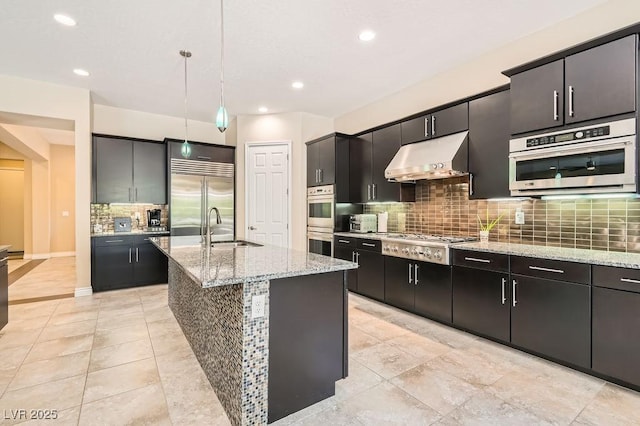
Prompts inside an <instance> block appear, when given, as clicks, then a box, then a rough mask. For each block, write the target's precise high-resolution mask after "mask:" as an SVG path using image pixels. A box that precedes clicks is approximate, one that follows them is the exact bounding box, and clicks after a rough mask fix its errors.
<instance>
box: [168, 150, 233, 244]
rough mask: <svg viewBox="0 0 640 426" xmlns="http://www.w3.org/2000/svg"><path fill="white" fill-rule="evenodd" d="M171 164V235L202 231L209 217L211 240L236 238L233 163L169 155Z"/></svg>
mask: <svg viewBox="0 0 640 426" xmlns="http://www.w3.org/2000/svg"><path fill="white" fill-rule="evenodd" d="M170 166H171V167H170V169H171V181H170V204H169V218H170V225H171V235H174V236H181V235H205V233H206V229H207V221H208V220H210V221H211V222H210V229H211V233H212V236H211V240H212V241H228V240H233V239H235V221H234V217H235V216H234V165H233V164H229V163H216V162H212V161H198V160H187V159H179V158H171V164H170ZM212 207H216V208H217V210H218V212H219V215H220V216H219V218H220V221H221V222H222V223H219V224H218V223H217V214H216V211H215V210H214V211H212V212H211V214H210V215H209V211H210V209H211V208H212ZM209 216H210V219H209Z"/></svg>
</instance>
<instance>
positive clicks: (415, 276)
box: [413, 263, 418, 285]
mask: <svg viewBox="0 0 640 426" xmlns="http://www.w3.org/2000/svg"><path fill="white" fill-rule="evenodd" d="M413 275H414V280H413V281H414V284H415V285H418V264H417V263H416V264H415V265H414V268H413Z"/></svg>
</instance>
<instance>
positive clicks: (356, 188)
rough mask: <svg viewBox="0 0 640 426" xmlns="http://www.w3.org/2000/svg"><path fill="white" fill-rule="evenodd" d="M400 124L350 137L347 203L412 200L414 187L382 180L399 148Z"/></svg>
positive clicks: (413, 198) (413, 199)
mask: <svg viewBox="0 0 640 426" xmlns="http://www.w3.org/2000/svg"><path fill="white" fill-rule="evenodd" d="M400 133H401V131H400V125H399V124H396V125H393V126H389V127H385V128H384V129H380V130H376V131H374V132H372V133H366V134H364V135H361V136H359V137H355V138H352V139H351V141H350V146H349V156H350V161H349V175H350V193H351V197H350V201H351V202H352V203H366V202H369V201H377V202H385V201H415V186H414V185H411V184H399V183H393V182H388V181H387V179H386V178H385V177H384V170H385V169H386V168H387V166H388V165H389V163H390V162H391V160H392V159H393V156H394V155H396V153H397V152H398V149H400Z"/></svg>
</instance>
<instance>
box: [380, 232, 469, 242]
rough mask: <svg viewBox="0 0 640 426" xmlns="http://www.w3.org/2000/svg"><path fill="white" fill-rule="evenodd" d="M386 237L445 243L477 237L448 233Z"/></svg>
mask: <svg viewBox="0 0 640 426" xmlns="http://www.w3.org/2000/svg"><path fill="white" fill-rule="evenodd" d="M382 239H383V240H385V239H392V240H406V241H429V242H440V243H444V244H453V243H464V242H467V241H475V240H476V238H473V237H459V236H456V237H454V236H448V235H424V234H386V235H385V236H384V237H382Z"/></svg>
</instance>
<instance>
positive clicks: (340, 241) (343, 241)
mask: <svg viewBox="0 0 640 426" xmlns="http://www.w3.org/2000/svg"><path fill="white" fill-rule="evenodd" d="M338 242H339V243H344V244H351V241H347V240H338Z"/></svg>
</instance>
